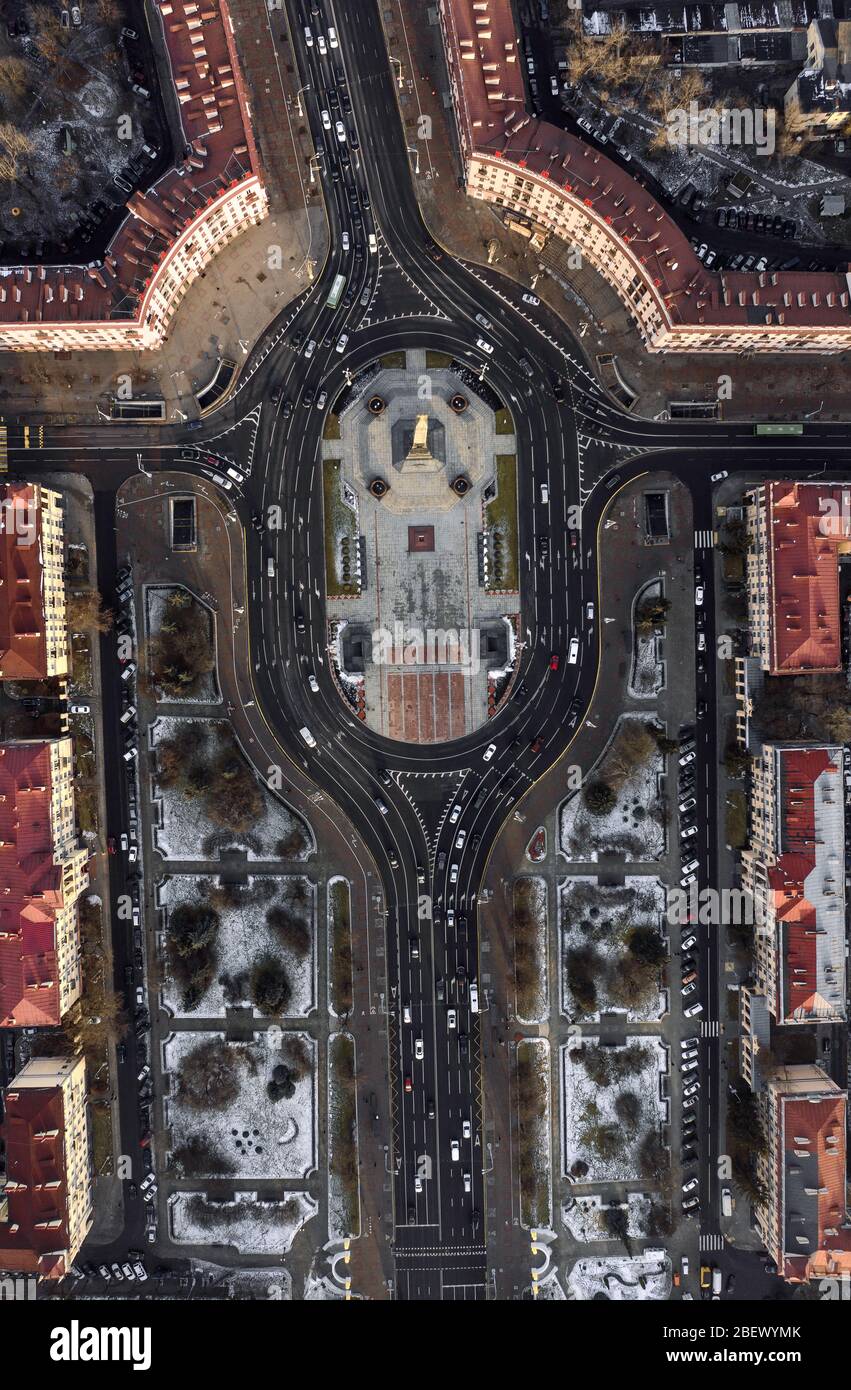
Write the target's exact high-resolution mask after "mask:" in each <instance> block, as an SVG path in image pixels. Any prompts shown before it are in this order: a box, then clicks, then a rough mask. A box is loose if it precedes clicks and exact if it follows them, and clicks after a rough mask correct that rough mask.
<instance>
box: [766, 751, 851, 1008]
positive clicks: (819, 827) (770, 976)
mask: <svg viewBox="0 0 851 1390" xmlns="http://www.w3.org/2000/svg"><path fill="white" fill-rule="evenodd" d="M843 776H844V750H843V748H842V747H841V746H832V747H822V746H820V745H817V744H807V743H801V744H791V743H775V744H771V743H766V744H764V745H763V747H762V750H761V753H760V756H759V757H757V758H755V759H754V762H753V775H752V790H751V819H750V842H749V844H748V847H747V848H746V849H745V850H744V852H743V854H742V885H743V887H744V888H745V890H746V891H747V892H749V893H750V894H751V896H752V898H753V902H754V909H755V918H756V922H755V927H754V944H755V960H754V971H755V975H756V990H755V993H756V994H759V995H761V996H763V997H764V1000H765V1006H766V1007H767V1009H768V1012H769V1013H770V1014H771V1016H772V1017H773V1019H774V1021H775V1022H776V1023H803V1024H806V1023H814V1022H818V1021H824V1020H827V1021H833V1020H841V1019H844V1018H845V1016H846V1005H845V793H844V783H843ZM748 1031H753V1030H750V1029H749V1030H748Z"/></svg>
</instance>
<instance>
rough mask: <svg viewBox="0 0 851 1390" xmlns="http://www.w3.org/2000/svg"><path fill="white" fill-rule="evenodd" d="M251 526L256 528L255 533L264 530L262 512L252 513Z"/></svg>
mask: <svg viewBox="0 0 851 1390" xmlns="http://www.w3.org/2000/svg"><path fill="white" fill-rule="evenodd" d="M251 525H252V526H253V527H254V529H255V531H262V530H263V529H264V522H263V516H262V514H261V513H260V512H252V513H251Z"/></svg>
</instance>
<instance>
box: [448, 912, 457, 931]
mask: <svg viewBox="0 0 851 1390" xmlns="http://www.w3.org/2000/svg"><path fill="white" fill-rule="evenodd" d="M446 925H447V927H449V928H450V930H451V929H452V927H454V926H455V909H454V907H448V908H447V909H446Z"/></svg>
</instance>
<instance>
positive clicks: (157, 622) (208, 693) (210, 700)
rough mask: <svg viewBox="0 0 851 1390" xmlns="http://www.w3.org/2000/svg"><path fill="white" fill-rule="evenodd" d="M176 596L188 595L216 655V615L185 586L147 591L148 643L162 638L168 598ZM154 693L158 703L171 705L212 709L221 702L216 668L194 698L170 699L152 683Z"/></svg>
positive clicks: (207, 673) (206, 675)
mask: <svg viewBox="0 0 851 1390" xmlns="http://www.w3.org/2000/svg"><path fill="white" fill-rule="evenodd" d="M174 593H184V594H188V595H189V596H190V598H191V599H192V603H193V605H194V608H195V610H196V612H197V614H198V620H199V621H202V620H203V619H206V621H207V623H208V625H209V630H210V642H211V644H212V646H213V650H214V651H215V640H216V620H215V617H214V615H213V613H212V612H211V611H210V609H209V608H208V607H207V605H206V604H204V603H202V602H201V600H200V599H199V598H197V597H196V595H195V594H193V593H192V592H191V590H189V589H187V588H185V586H184V585H183V584H156V585H148V586H147V587H146V588H145V625H146V628H147V632H148V639H149V640H151V639H155V638H157V637H158V636H159V633H160V629H161V627H162V623H163V618H164V616H165V612H166V606H167V603H168V600H169V598H170V597H171V595H172V594H174ZM152 685H153V686H154V693H155V695H156V698H157V700H158V701H160V702H161V703H163V704H168V705H212V704H218V703H219V702H220V701H221V698H222V697H221V694H220V693H219V686H218V681H217V679H216V671H215V668H214V669H213V670H212V671H205V672H204V673H203V674H202V675H200V676H199V677H198V679H197V680H196V681H195V682H194V683H193V689H192V694H191V695H183V696H178V695H167V694H166V693H165V691H164V690H162V689H161V688H160V687H159V686H158V685H156V683H155V682H154V681H153V677H152Z"/></svg>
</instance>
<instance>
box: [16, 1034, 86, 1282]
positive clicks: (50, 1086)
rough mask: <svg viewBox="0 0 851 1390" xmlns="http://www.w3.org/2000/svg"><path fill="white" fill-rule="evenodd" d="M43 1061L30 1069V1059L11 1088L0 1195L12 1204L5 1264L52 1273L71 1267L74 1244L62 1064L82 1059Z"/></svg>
mask: <svg viewBox="0 0 851 1390" xmlns="http://www.w3.org/2000/svg"><path fill="white" fill-rule="evenodd" d="M42 1061H43V1063H44V1065H43V1066H42V1068H41V1071H40V1072H39V1074H38V1075H30V1074H29V1073H30V1069H31V1067H32V1065H33V1064H32V1063H29V1064H28V1065H27V1067H25V1069H24V1071H23V1072H22V1074H21V1076H20V1077H19V1078H16V1079H15V1080H14V1081H12V1082H11V1083H10V1085H9V1087H8V1089H7V1091H6V1097H5V1111H6V1113H5V1119H4V1122H3V1125H2V1127H0V1135H2V1137H3V1139H4V1140H5V1143H6V1185H5V1187H0V1198H1V1199H5V1201H6V1203H7V1204H8V1208H7V1219H6V1220H5V1221H4V1220H2V1219H0V1269H6V1270H12V1271H14V1272H16V1273H22V1274H36V1275H39V1276H40V1277H42V1278H45V1279H50V1278H60V1277H61V1276H62V1275H63V1274H65V1273H66V1272H67V1271H66V1268H65V1254H66V1252H67V1250H68V1247H69V1244H70V1240H69V1230H68V1184H67V1175H66V1171H65V1107H64V1102H63V1095H62V1090H61V1070H60V1072H57V1070H56V1068H57V1066H59V1067H60V1069H61V1068H62V1067H64V1068H65V1070H66V1071H67V1069H68V1068H70V1069H71V1070H73V1068H74V1066H76V1065H78V1064H80V1063H79V1059H78V1058H74V1059H72V1060H71V1061H70V1062H69V1063H67V1064H61V1063H58V1062H57V1061H56V1060H55V1059H48V1058H44V1059H42ZM83 1065H84V1064H83ZM47 1068H49V1069H50V1074H48V1071H47Z"/></svg>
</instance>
